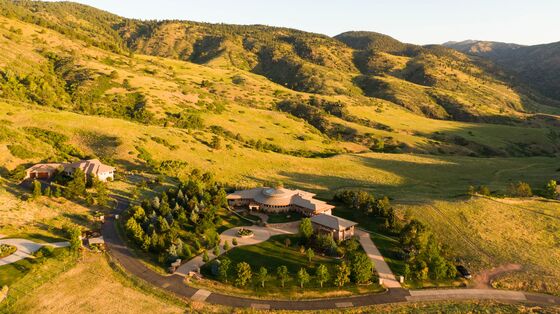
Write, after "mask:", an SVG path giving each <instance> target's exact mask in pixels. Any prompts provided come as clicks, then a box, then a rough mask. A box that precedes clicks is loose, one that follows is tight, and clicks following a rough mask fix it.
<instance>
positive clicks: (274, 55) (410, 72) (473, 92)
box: [1, 0, 558, 124]
mask: <svg viewBox="0 0 560 314" xmlns="http://www.w3.org/2000/svg"><path fill="white" fill-rule="evenodd" d="M1 12H2V14H3V15H4V16H7V17H11V18H17V19H19V20H21V21H25V22H30V23H34V24H36V25H39V26H42V27H47V28H50V29H52V30H55V31H57V32H59V33H61V34H64V35H65V36H66V37H69V38H72V39H78V40H80V41H84V42H85V43H86V44H88V45H93V46H96V47H100V48H103V49H107V50H110V51H112V52H115V53H118V54H120V55H128V54H130V53H138V54H145V55H152V56H159V57H165V58H172V59H179V60H184V61H189V62H192V63H196V64H201V65H206V66H209V67H212V68H225V69H236V70H242V71H245V72H251V73H254V74H258V75H262V76H264V77H266V78H267V79H269V80H270V81H272V82H274V83H277V84H279V85H282V86H283V87H285V88H288V89H290V90H293V91H297V92H304V93H311V94H315V95H324V96H334V95H345V96H347V97H348V98H351V99H352V101H357V102H362V103H363V102H368V101H369V99H370V97H374V98H381V99H384V100H387V101H390V102H393V103H395V104H397V105H399V106H402V107H404V108H405V109H406V110H408V111H411V112H413V113H415V114H418V115H423V116H426V117H430V118H436V119H447V120H457V121H473V122H490V123H502V124H504V123H506V124H511V123H523V120H524V119H525V118H526V116H527V114H528V113H534V112H543V111H547V110H548V108H544V107H543V106H542V105H545V104H546V105H552V106H558V104H557V103H555V102H553V101H550V100H548V99H546V98H544V97H540V95H538V93H534V92H532V91H527V90H524V89H522V88H518V86H517V85H512V84H511V83H510V82H509V81H508V80H507V79H506V77H505V76H503V75H499V73H496V72H495V71H494V69H492V68H490V67H489V66H488V65H485V64H481V63H479V62H474V61H473V60H472V59H471V57H469V56H467V55H465V54H461V53H457V52H456V51H454V50H451V49H447V48H444V47H442V46H425V47H420V46H415V45H411V44H405V43H401V42H399V41H397V40H395V39H392V38H390V37H388V36H386V35H382V34H377V33H371V32H348V33H344V34H341V35H338V36H336V37H335V38H330V37H328V36H324V35H319V34H313V33H306V32H302V31H298V30H293V29H285V28H275V27H268V26H260V25H255V26H243V25H226V24H207V23H195V22H188V21H139V20H130V19H125V18H122V17H118V16H116V15H112V14H110V13H107V12H103V11H99V10H96V9H93V8H91V7H87V6H82V5H78V4H72V3H43V2H15V3H14V2H10V1H6V0H3V5H2V10H1Z"/></svg>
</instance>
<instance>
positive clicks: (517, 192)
mask: <svg viewBox="0 0 560 314" xmlns="http://www.w3.org/2000/svg"><path fill="white" fill-rule="evenodd" d="M509 190H510V193H511V195H512V196H517V197H531V196H533V191H532V189H531V186H530V185H529V183H526V182H522V181H519V182H517V183H515V184H514V183H512V184H511V185H510V188H509Z"/></svg>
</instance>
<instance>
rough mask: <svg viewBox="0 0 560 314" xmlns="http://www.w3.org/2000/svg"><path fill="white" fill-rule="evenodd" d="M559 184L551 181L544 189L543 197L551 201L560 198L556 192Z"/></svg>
mask: <svg viewBox="0 0 560 314" xmlns="http://www.w3.org/2000/svg"><path fill="white" fill-rule="evenodd" d="M556 188H557V184H556V180H550V181H548V183H547V184H546V186H545V187H544V192H543V196H544V197H546V198H550V199H555V198H557V197H558V192H557V190H556Z"/></svg>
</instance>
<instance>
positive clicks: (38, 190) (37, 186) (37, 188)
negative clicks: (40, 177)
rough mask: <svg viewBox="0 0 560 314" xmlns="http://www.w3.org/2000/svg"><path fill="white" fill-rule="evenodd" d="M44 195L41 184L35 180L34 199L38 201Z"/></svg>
mask: <svg viewBox="0 0 560 314" xmlns="http://www.w3.org/2000/svg"><path fill="white" fill-rule="evenodd" d="M41 195H43V193H42V192H41V182H39V181H37V180H33V198H34V199H37V198H39V197H41Z"/></svg>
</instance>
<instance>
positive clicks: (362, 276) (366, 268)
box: [351, 253, 373, 284]
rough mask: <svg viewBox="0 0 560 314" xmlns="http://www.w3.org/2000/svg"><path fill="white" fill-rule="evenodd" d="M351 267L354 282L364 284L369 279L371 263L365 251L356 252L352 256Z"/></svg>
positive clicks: (371, 270) (371, 268) (371, 273)
mask: <svg viewBox="0 0 560 314" xmlns="http://www.w3.org/2000/svg"><path fill="white" fill-rule="evenodd" d="M351 268H352V275H353V277H354V281H355V282H356V283H358V284H364V283H368V282H369V281H370V280H371V276H372V275H373V264H372V263H371V260H370V259H369V258H368V256H367V255H366V254H365V253H358V254H354V256H352V262H351Z"/></svg>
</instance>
